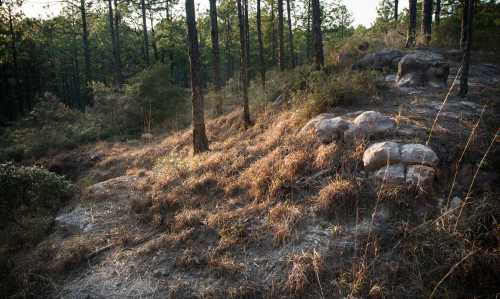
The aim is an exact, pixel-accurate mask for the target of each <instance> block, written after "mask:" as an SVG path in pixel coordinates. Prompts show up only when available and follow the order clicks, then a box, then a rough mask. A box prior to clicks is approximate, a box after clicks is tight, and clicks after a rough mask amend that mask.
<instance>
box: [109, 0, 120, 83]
mask: <svg viewBox="0 0 500 299" xmlns="http://www.w3.org/2000/svg"><path fill="white" fill-rule="evenodd" d="M108 19H109V20H108V21H109V34H110V35H111V51H112V52H113V62H112V65H113V72H114V77H115V83H116V84H118V81H119V79H118V61H117V58H116V55H117V54H116V36H115V25H114V24H115V23H114V15H113V2H112V0H108Z"/></svg>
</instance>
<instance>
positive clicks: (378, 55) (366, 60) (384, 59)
mask: <svg viewBox="0 0 500 299" xmlns="http://www.w3.org/2000/svg"><path fill="white" fill-rule="evenodd" d="M401 57H403V52H401V51H399V50H396V49H383V50H381V51H378V52H374V53H370V54H366V55H365V56H364V57H363V58H361V59H360V60H359V61H358V62H356V63H355V64H353V66H352V68H353V69H354V70H362V69H370V68H371V69H376V70H383V69H396V68H397V65H398V62H399V60H400V59H401Z"/></svg>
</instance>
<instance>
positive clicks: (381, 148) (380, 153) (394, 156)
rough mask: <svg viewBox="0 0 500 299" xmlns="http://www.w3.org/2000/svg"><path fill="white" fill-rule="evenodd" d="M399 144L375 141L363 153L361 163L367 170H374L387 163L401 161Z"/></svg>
mask: <svg viewBox="0 0 500 299" xmlns="http://www.w3.org/2000/svg"><path fill="white" fill-rule="evenodd" d="M399 148H400V146H399V144H398V143H396V142H391V141H385V142H379V143H375V144H373V145H372V146H370V147H369V148H368V149H367V150H366V151H365V152H364V154H363V165H364V166H365V168H366V169H367V170H374V169H377V168H380V167H382V166H384V165H387V164H394V163H398V162H400V161H401V155H400V152H399Z"/></svg>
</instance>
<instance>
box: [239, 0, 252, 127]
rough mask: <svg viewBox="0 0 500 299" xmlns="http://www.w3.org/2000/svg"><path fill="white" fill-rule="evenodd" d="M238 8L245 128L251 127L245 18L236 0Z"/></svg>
mask: <svg viewBox="0 0 500 299" xmlns="http://www.w3.org/2000/svg"><path fill="white" fill-rule="evenodd" d="M236 4H237V6H238V27H239V29H240V61H241V66H240V80H241V85H242V88H243V124H244V126H245V128H248V127H249V126H250V125H251V121H250V109H249V105H248V65H247V63H248V61H247V57H248V55H247V53H246V51H247V45H246V41H247V38H246V32H245V17H244V15H243V9H244V8H243V7H242V5H241V0H236Z"/></svg>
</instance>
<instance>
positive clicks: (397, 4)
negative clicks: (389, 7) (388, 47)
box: [394, 0, 399, 22]
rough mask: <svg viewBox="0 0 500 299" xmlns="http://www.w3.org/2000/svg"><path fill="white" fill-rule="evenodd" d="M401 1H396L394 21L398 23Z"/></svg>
mask: <svg viewBox="0 0 500 299" xmlns="http://www.w3.org/2000/svg"><path fill="white" fill-rule="evenodd" d="M398 6H399V0H394V21H396V22H397V21H398V9H399V7H398Z"/></svg>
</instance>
